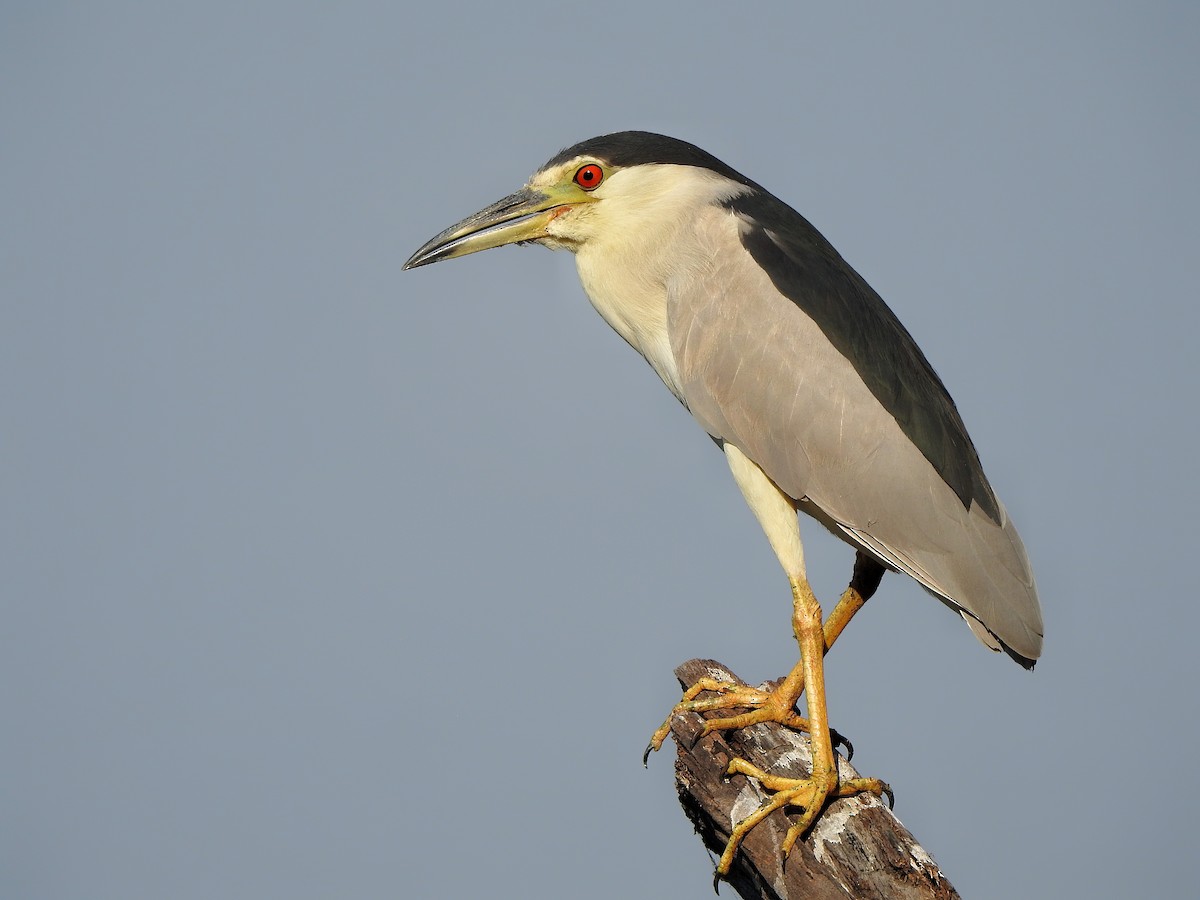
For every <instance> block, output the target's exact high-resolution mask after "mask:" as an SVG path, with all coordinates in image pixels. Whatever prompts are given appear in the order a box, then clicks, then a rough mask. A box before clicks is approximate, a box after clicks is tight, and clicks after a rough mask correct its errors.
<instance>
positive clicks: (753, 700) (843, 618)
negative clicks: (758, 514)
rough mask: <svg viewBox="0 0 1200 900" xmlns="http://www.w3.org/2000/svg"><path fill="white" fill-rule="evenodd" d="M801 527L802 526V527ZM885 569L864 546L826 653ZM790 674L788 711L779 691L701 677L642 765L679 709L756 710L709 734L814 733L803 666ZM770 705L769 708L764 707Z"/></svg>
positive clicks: (833, 618) (825, 631)
mask: <svg viewBox="0 0 1200 900" xmlns="http://www.w3.org/2000/svg"><path fill="white" fill-rule="evenodd" d="M798 530H799V526H797V531H798ZM884 571H885V570H884V567H883V566H882V565H881V564H880V563H879V562H877V561H876V560H875V558H874V557H872V556H869V555H868V554H866V553H864V552H863V551H861V550H859V551H858V555H857V556H856V557H855V560H854V573H853V575H852V576H851V578H850V584H849V586H848V587H847V588H846V590H845V591H844V592H843V593H842V596H841V598H840V599H839V600H838V602H837V605H836V606H835V607H834V608H833V612H831V613H830V614H829V618H827V619H826V620H825V624H824V625H823V626H822V629H821V632H822V637H823V639H824V652H826V653H828V652H829V648H830V647H832V646H833V644H834V642H835V641H836V640H837V639H838V637H839V636H840V635H841V633H842V631H844V630H845V628H846V626H847V625H848V624H849V623H850V620H851V619H852V618H854V614H855V613H857V612H858V611H859V610H860V609H862V608H863V605H864V604H865V603H866V602H867V601H868V600H870V599H871V597H872V596H874V594H875V591H876V590H877V589H878V588H879V582H880V580H881V579H882V578H883V573H884ZM790 677H792V678H793V681H792V683H791V684H789V685H788V689H789V693H790V691H791V690H795V692H796V696H795V698H793V699H792V701H791V704H790V705H789V706H788V707H787V708H786V709H782V708H781V704H782V702H784V701H786V699H787V697H786V696H782V697H776V696H773V695H774V694H775V692H773V691H770V690H764V689H763V688H757V687H751V686H750V685H746V684H737V683H736V682H732V681H721V680H720V679H716V678H701V679H699V680H697V681H696V682H695V683H694V684H693V685H692V686H691V687H689V688H688V689H687V690H686V691H685V692H684V694H683V697H682V699H681V700H680V701H679V702H678V703H677V704H675V707H674V708H673V709H672V710H671V712H670V714H669V715H668V716H667V718H666V721H664V722H663V723H662V725H660V726H659V728H658V730H657V731H655V732H654V734H653V735H651V737H650V743H649V744H647V745H646V752H645V753H644V754H642V763H643V764H645V762H646V760H647V759H649V757H650V754H651V753H653V752H655V751H657V750H660V749H661V748H662V745H663V742H664V741H665V740H666V739H667V735H668V734H670V733H671V719H672V718H673V717H674V716H675V715H676V714H678V713H686V712H710V711H712V710H718V709H731V708H735V707H742V708H748V709H749V710H750V712H746V713H742V714H741V715H734V716H723V717H721V718H716V719H709V720H707V721H706V722H705V723H704V733H705V734H709V733H711V732H714V731H727V730H729V729H733V728H745V727H746V726H747V725H752V724H754V723H755V722H762V721H772V722H779V723H780V724H781V725H786V726H788V727H790V728H796V729H799V730H800V731H808V721H807V720H806V719H804V718H803V717H802V716H800V715H799V714H798V713H797V712H796V710H795V705H796V702H797V701H798V700H799V699H800V695H801V694H802V693H803V692H804V669H803V667H802V666H801V665H799V664H797V665H796V667H795V668H794V669H793V670H792V673H791V676H790ZM782 688H783V685H782V684H781V685H780V686H779V688H777V689H776V690H780V689H782ZM705 692H710V693H715V694H716V695H717V696H715V697H706V698H705V699H703V700H699V699H696V698H697V697H699V695H700V694H702V693H705ZM764 708H765V712H763V711H761V710H764ZM833 733H834V735H835V738H834V743H835V744H844V745H845V747H846V750H847V758H849V757H851V756H853V754H854V750H853V745H851V743H850V741H849V740H847V739H846V738H845V737H843V736H842V735H840V734H837V733H836V732H833Z"/></svg>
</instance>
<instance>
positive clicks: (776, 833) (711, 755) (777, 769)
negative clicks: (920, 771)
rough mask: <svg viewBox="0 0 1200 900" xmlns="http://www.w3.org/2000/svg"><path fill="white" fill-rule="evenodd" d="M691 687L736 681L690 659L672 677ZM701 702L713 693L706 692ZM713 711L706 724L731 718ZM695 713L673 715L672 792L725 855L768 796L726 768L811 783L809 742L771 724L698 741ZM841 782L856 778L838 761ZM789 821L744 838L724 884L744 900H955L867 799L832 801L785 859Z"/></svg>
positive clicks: (886, 813)
mask: <svg viewBox="0 0 1200 900" xmlns="http://www.w3.org/2000/svg"><path fill="white" fill-rule="evenodd" d="M675 675H676V677H677V678H678V679H679V683H680V684H681V685H682V686H683V687H685V688H687V687H689V686H691V685H692V684H694V683H695V682H696V681H697V680H698V679H699V678H701V677H703V676H708V677H711V678H717V679H719V680H721V681H740V679H739V678H738V677H737V676H736V675H734V674H733V673H732V672H730V671H729V670H728V669H726V668H725V667H724V666H722V665H721V664H720V663H717V662H714V661H712V660H709V659H693V660H689V661H688V662H686V663H684V664H683V665H681V666H680V667H679V668H677V669H676V670H675ZM701 696H702V697H704V696H709V695H707V694H702V695H701ZM727 714H728V713H727V712H721V713H707V714H705V717H714V716H716V715H727ZM702 723H703V718H702V717H701V714H699V713H687V714H680V715H676V716H674V717H673V720H672V722H671V733H672V734H673V735H674V737H675V745H676V748H677V752H678V757H677V759H676V762H675V786H676V788H677V789H678V791H679V802H680V803H681V804H682V805H683V809H684V812H686V813H687V815H688V818H689V819H691V820H692V824H694V825H695V826H696V831H697V832H698V833H699V835H700V837H701V839H702V840H703V841H704V844H705V846H707V847H708V848H709V850H711V851H712V852H713V853H716V854H718V855H720V853H721V851H722V850H724V848H725V843H726V841H728V839H729V831H730V828H731V824H730V823H731V822H732V821H738V820H740V819H744V818H745V817H746V816H747V815H749V814H750V813H751V812H753V811H754V810H755V809H757V808H758V806H759V804H760V803H761V802H762V800H763V798H765V797H766V796H767V792H766V791H765V790H764V789H763V788H762V787H761V786H760V785H759V784H758V783H757V782H756V781H754V780H752V779H748V778H745V777H743V776H741V775H735V776H733V777H732V778H730V779H729V780H726V778H725V767H726V766H727V765H728V763H729V760H730V759H731V758H732V757H734V756H740V757H742V758H744V759H747V760H749V761H750V762H751V763H754V764H755V765H757V766H759V767H760V768H762V769H765V770H766V771H768V772H772V773H778V774H780V775H788V776H793V777H804V776H807V775H808V773H809V771H810V767H811V763H812V756H811V754H810V752H809V746H808V739H807V736H805V735H801V734H799V733H797V732H794V731H792V730H790V729H788V728H784V727H782V726H780V725H774V724H759V725H753V726H751V727H749V728H744V729H740V730H737V731H731V732H727V733H722V734H711V735H708V736H706V737H703V738H702V737H700V731H701V728H702ZM838 766H839V772H840V774H841V776H842V777H843V778H855V777H857V775H858V773H857V772H855V771H854V769H853V767H851V765H850V764H849V763H848V762H846V761H845V760H844V759H842V758H841V757H840V756H839V758H838ZM791 818H792V817H791V816H790V815H789V814H788V813H787V812H786V811H784V810H779V811H777V812H775V813H773V814H772V815H770V816H769V817H768V818H767V819H765V820H764V821H763V822H762V823H761V824H760V825H759V826H758V827H757V828H755V829H754V830H753V831H751V832H750V833H749V835H747V837H746V840H745V842H744V843H743V844H742V847H741V849H740V851H739V852H738V854H737V857H736V858H735V859H734V863H733V870H732V871H731V872H730V874H729V878H728V884H729V885H730V886H731V887H733V888H734V889H735V890H736V891H737V892H738V893H739V894H741V895H742V897H745V898H747V900H799V898H801V897H803V898H806V900H807V898H813V900H835V898H836V900H846V898H855V900H874V898H878V900H951V898H955V900H957V898H958V893H957V892H956V891H955V890H954V888H953V887H952V886H951V884H950V882H949V881H947V880H946V878H945V876H944V875H942V873H941V870H940V869H938V867H937V864H936V863H935V862H934V861H933V859H932V858H931V857H930V856H929V854H928V853H926V852H925V850H924V849H923V848H922V847H921V845H920V844H918V843H917V842H916V840H915V839H914V838H913V836H912V835H911V834H910V833H909V832H908V830H907V829H906V828H905V827H904V826H903V825H901V824H900V822H899V820H897V819H896V817H895V816H893V815H892V813H891V811H890V810H888V808H887V805H886V802H884V801H881V800H880V799H879V798H878V797H875V796H874V795H871V794H860V795H858V796H856V797H848V798H844V799H841V800H837V801H835V802H834V803H833V804H832V805H831V806H829V807H828V808H827V809H826V810H825V812H824V813H823V814H822V816H821V818H820V819H818V820H817V824H816V825H815V826H814V827H813V830H812V832H810V834H809V835H808V836H807V837H806V838H805V839H804V840H803V841H799V842H797V843H796V846H795V847H793V848H792V852H791V855H790V856H789V857H788V858H787V860H786V861H785V860H784V858H783V855H782V853H781V852H780V845H781V844H782V842H783V837H784V835H785V834H786V833H787V829H788V825H789V821H790V820H791Z"/></svg>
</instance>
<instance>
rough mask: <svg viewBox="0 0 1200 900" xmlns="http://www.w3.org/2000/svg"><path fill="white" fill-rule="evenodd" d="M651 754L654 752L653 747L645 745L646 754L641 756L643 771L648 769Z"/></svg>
mask: <svg viewBox="0 0 1200 900" xmlns="http://www.w3.org/2000/svg"><path fill="white" fill-rule="evenodd" d="M653 752H654V745H653V744H647V745H646V752H645V753H643V754H642V768H643V769H648V768H650V754H651V753H653Z"/></svg>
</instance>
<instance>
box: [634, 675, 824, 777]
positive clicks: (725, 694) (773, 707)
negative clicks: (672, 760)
mask: <svg viewBox="0 0 1200 900" xmlns="http://www.w3.org/2000/svg"><path fill="white" fill-rule="evenodd" d="M705 691H711V692H713V693H715V694H716V695H717V696H715V697H706V698H705V699H703V700H698V699H696V698H697V697H698V696H699V695H700V694H702V693H704V692H705ZM795 702H796V701H795V698H792V700H791V701H790V702H789V701H788V700H787V699H786V698H784V697H783V696H781V695H780V691H779V689H778V688H777V689H776V690H774V691H769V690H766V689H764V688H757V687H751V686H750V685H748V684H739V683H738V682H736V681H720V680H718V679H716V678H701V679H699V680H698V681H697V682H696V683H695V684H693V685H692V686H691V687H689V688H688V689H687V690H686V691H684V694H683V698H682V699H681V700H680V701H679V702H678V703H676V704H675V707H674V708H673V709H672V710H671V712H670V715H668V716H667V718H666V721H665V722H663V723H662V725H660V726H659V727H658V730H657V731H655V732H654V734H653V735H651V737H650V743H649V744H648V745H647V746H646V752H645V753H644V754H643V755H642V764H643V765H645V763H646V760H648V759H649V758H650V754H651V753H654V752H655V751H657V750H660V749H662V745H663V742H664V741H665V740H666V739H667V735H668V734H670V733H671V720H672V719H673V718H674V717H675V716H676V715H678V714H679V713H688V712H694V713H704V712H711V711H713V710H718V709H734V708H742V709H745V708H747V707H749V709H750V711H749V712H746V713H742V714H739V715H736V716H725V717H723V718H719V719H708V720H707V721H706V722H705V723H704V731H703V733H704V734H711V733H712V732H714V731H726V730H728V729H731V728H745V727H746V726H747V725H753V724H754V723H755V722H778V723H779V724H781V725H786V726H787V727H789V728H795V729H798V730H800V731H808V720H807V719H805V718H804V717H803V716H801V715H799V714H797V712H796V710H795Z"/></svg>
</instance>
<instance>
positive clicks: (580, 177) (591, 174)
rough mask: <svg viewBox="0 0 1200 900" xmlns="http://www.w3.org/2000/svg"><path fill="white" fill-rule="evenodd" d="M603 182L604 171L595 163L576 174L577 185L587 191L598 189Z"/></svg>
mask: <svg viewBox="0 0 1200 900" xmlns="http://www.w3.org/2000/svg"><path fill="white" fill-rule="evenodd" d="M603 180H604V170H603V169H601V168H600V167H599V166H598V165H596V164H595V163H591V164H589V165H586V166H584V167H583V168H581V169H580V170H579V171H578V172H576V173H575V183H576V184H577V185H579V186H580V187H581V188H583V189H584V190H585V191H591V190H594V189H596V188H598V187H599V186H600V182H601V181H603Z"/></svg>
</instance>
